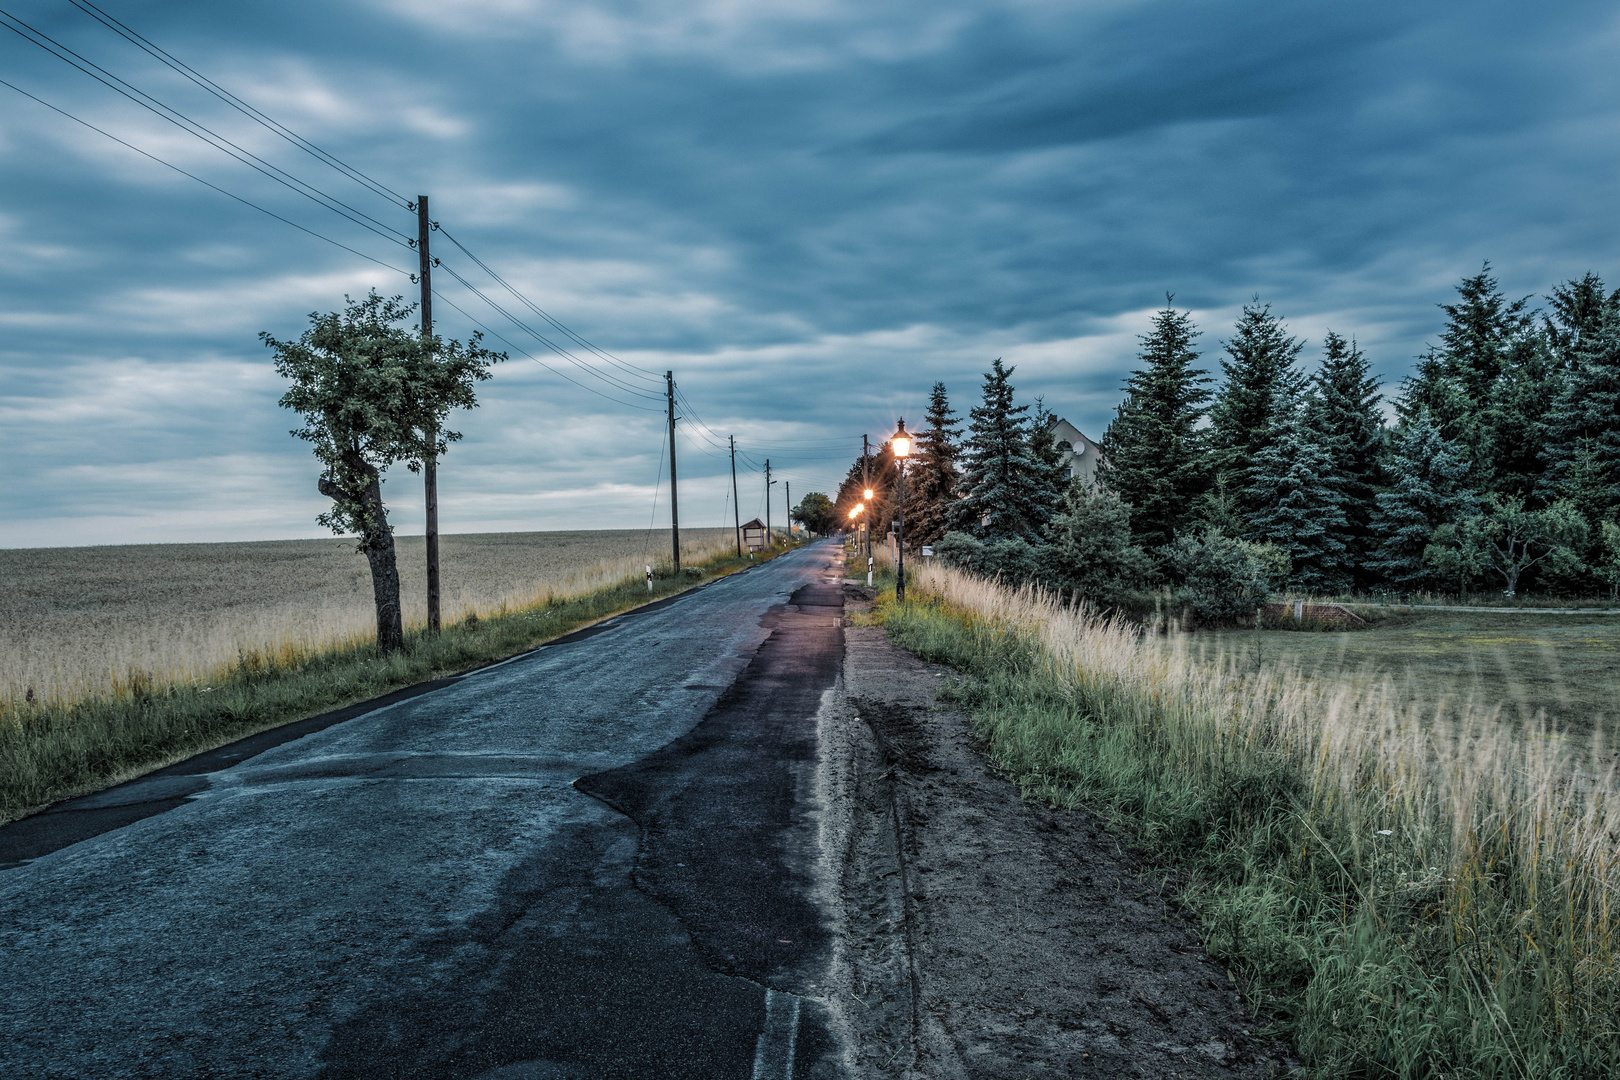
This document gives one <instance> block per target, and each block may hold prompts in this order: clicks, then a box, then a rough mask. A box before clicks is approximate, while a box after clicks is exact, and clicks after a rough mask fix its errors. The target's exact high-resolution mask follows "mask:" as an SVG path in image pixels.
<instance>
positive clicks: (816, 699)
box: [0, 545, 843, 1080]
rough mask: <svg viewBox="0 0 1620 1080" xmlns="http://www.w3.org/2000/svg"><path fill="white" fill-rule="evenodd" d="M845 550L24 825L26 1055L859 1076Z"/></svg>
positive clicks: (15, 877) (291, 1066)
mask: <svg viewBox="0 0 1620 1080" xmlns="http://www.w3.org/2000/svg"><path fill="white" fill-rule="evenodd" d="M837 554H838V553H837V549H836V548H835V547H829V546H826V545H823V546H822V547H820V548H819V549H808V550H802V551H799V552H795V553H792V554H789V555H786V556H783V557H781V558H778V559H776V560H773V561H771V562H769V563H766V564H763V565H761V566H760V567H758V568H756V569H754V570H752V571H750V572H749V573H747V574H743V575H739V576H735V577H732V578H727V579H723V580H721V581H718V582H715V583H713V584H712V585H709V586H707V587H705V588H703V589H701V590H697V591H695V592H693V593H689V594H686V595H685V596H683V597H680V598H678V599H676V600H674V601H673V602H669V603H666V604H663V605H659V606H658V607H656V608H654V609H651V610H647V611H644V612H641V613H636V614H632V615H628V616H623V617H620V618H618V619H615V620H612V621H611V622H610V623H608V624H606V625H605V626H604V627H600V628H596V629H595V630H594V631H593V632H589V633H586V634H582V635H579V636H578V637H576V638H575V639H574V640H571V641H565V642H562V643H558V644H555V645H553V646H549V647H546V648H543V649H540V650H538V651H536V652H534V653H530V654H527V655H526V656H524V657H521V658H518V659H516V660H513V661H509V662H507V663H506V664H503V665H498V666H496V667H493V668H488V669H485V670H483V671H481V672H477V673H474V674H472V675H469V676H467V677H464V678H461V679H459V680H453V681H449V682H447V683H445V684H442V685H437V686H436V687H435V688H433V689H431V690H430V691H429V692H426V693H420V694H417V695H415V696H409V697H405V698H404V699H402V700H397V701H395V702H393V703H392V704H387V705H385V706H383V707H381V708H376V709H372V710H370V711H363V712H361V713H360V714H359V715H353V716H349V717H347V718H341V717H340V718H337V722H331V723H327V724H325V726H323V725H322V724H321V723H316V724H312V725H306V727H304V728H302V729H298V730H297V731H295V732H291V733H288V734H296V735H299V736H301V737H296V738H293V739H291V740H290V741H283V742H280V744H279V745H271V743H274V742H275V741H276V739H275V738H274V737H271V738H267V739H263V740H260V741H259V742H258V743H250V744H247V745H244V746H240V747H237V748H235V749H232V750H228V751H225V752H221V753H219V754H215V755H212V756H210V757H207V758H204V759H201V760H200V761H199V762H197V763H193V764H192V765H191V766H190V767H189V768H188V767H180V768H177V769H173V770H166V771H165V773H164V774H163V775H160V776H155V777H153V778H150V779H149V780H147V781H145V782H144V784H143V783H137V784H134V785H130V786H128V787H126V788H123V789H115V790H114V791H111V792H108V793H103V795H101V796H99V797H93V798H91V799H90V800H86V801H83V802H81V803H80V804H78V807H77V808H74V809H68V810H64V811H62V812H60V813H58V814H56V815H54V816H53V815H42V816H41V817H40V818H36V819H30V820H31V823H30V822H23V823H18V824H17V825H14V826H10V827H8V828H6V829H3V830H0V865H4V864H5V863H8V862H9V863H11V864H12V865H10V866H9V867H7V868H5V869H0V1076H4V1077H7V1078H21V1077H73V1078H93V1077H126V1076H127V1077H166V1078H181V1077H220V1078H225V1077H305V1076H322V1077H333V1078H337V1077H389V1078H392V1077H489V1078H531V1077H532V1078H541V1077H544V1078H570V1080H572V1078H587V1077H589V1078H592V1080H598V1078H610V1077H703V1078H720V1077H759V1078H776V1077H788V1076H799V1077H801V1078H811V1077H821V1076H831V1075H836V1073H837V1065H836V1060H835V1056H834V1047H833V1044H832V1041H831V1038H830V1036H829V1035H828V1026H827V1023H826V1021H825V1018H824V1016H823V1015H822V1014H821V1012H820V1011H819V1008H818V1006H817V1005H816V1002H815V1000H814V998H813V997H812V996H807V992H808V989H809V988H811V987H813V986H814V984H815V980H816V979H817V978H818V973H819V972H820V971H821V970H822V969H823V968H824V967H825V964H826V962H827V956H828V952H829V949H830V943H829V942H828V941H827V940H826V934H825V931H824V930H823V924H824V921H825V920H824V919H823V918H822V916H821V913H820V911H819V909H818V907H817V904H816V901H815V899H814V890H815V882H814V880H813V879H814V862H815V850H814V818H813V812H814V807H813V806H811V805H809V801H810V800H808V796H807V792H808V791H809V790H810V782H809V778H810V776H811V774H812V773H813V770H814V757H815V714H816V711H817V709H818V707H819V704H820V702H821V699H822V695H823V694H824V693H825V692H826V691H827V690H828V689H830V688H831V687H832V686H833V684H834V682H835V680H836V678H837V675H838V671H839V665H840V664H841V662H842V646H843V632H842V629H841V624H840V618H839V616H840V614H841V613H840V611H839V610H838V609H839V607H840V606H841V602H842V601H841V599H840V595H841V593H840V586H839V581H840V579H841V578H842V567H841V563H839V562H838V561H837ZM249 754H251V755H252V756H246V758H245V760H243V759H242V758H243V757H244V756H245V755H249ZM576 782H577V783H576Z"/></svg>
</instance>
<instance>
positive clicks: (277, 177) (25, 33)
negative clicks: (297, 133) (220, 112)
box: [0, 9, 412, 247]
mask: <svg viewBox="0 0 1620 1080" xmlns="http://www.w3.org/2000/svg"><path fill="white" fill-rule="evenodd" d="M0 25H3V26H5V27H6V29H8V30H10V31H11V32H12V33H14V34H16V35H17V36H18V37H20V38H22V39H23V40H24V41H27V42H29V43H30V44H33V45H36V46H38V47H39V48H41V49H43V50H44V51H45V52H47V53H49V54H50V55H51V56H54V57H56V58H57V59H58V60H60V61H62V62H63V63H65V64H67V65H68V66H69V67H71V68H74V69H75V70H77V71H80V72H83V73H84V74H86V75H88V76H90V77H91V78H92V79H95V80H96V81H97V82H99V83H101V84H102V85H103V86H106V87H107V88H109V89H110V90H113V91H114V92H116V93H118V94H120V95H122V96H124V97H126V98H128V99H129V100H130V101H133V102H134V103H135V104H137V105H139V106H140V107H141V108H143V109H145V110H147V111H148V112H150V113H152V114H153V115H154V116H159V117H162V118H163V119H164V120H167V121H168V122H169V123H171V124H173V125H174V126H175V127H177V128H179V129H180V130H181V131H184V132H186V133H187V134H189V135H192V136H194V137H195V138H197V139H199V140H200V141H202V142H205V143H207V144H208V145H209V146H212V147H213V148H214V149H216V150H218V151H220V152H221V153H223V154H225V155H226V156H228V157H230V158H233V159H235V160H236V161H239V162H241V163H242V164H243V165H246V166H247V167H248V168H250V169H253V170H254V171H255V172H258V173H260V174H262V175H264V176H267V177H269V178H270V179H271V180H274V181H275V182H276V183H278V184H280V185H282V186H283V187H285V188H287V189H288V190H289V191H293V192H296V193H297V194H299V195H302V196H303V197H304V198H306V199H309V200H310V201H311V202H314V203H317V204H318V205H320V206H323V207H325V208H326V209H328V210H330V211H332V212H333V213H334V214H337V215H338V216H339V217H342V218H345V219H347V220H348V221H351V222H353V223H354V224H356V225H358V226H360V227H361V228H362V229H367V230H369V231H371V232H374V233H376V234H377V235H378V236H380V237H382V238H383V239H385V240H389V241H392V242H393V243H396V244H399V245H400V246H401V247H410V246H412V245H411V244H410V242H409V241H410V237H409V236H408V235H407V234H406V233H404V232H401V231H400V230H399V229H396V228H394V227H393V226H392V225H388V224H385V223H384V222H381V221H378V220H377V219H376V218H374V217H372V216H371V215H370V214H367V213H365V212H364V211H362V210H356V209H355V208H354V207H352V206H350V205H349V204H348V203H345V202H343V201H342V200H341V199H339V198H337V197H336V196H333V195H328V194H327V193H326V192H324V191H322V190H320V189H319V188H317V187H315V186H314V185H313V184H310V183H307V182H306V181H303V180H300V179H298V177H296V176H293V175H292V174H291V173H289V172H287V171H286V170H284V169H281V168H278V167H277V166H275V165H272V164H270V162H268V161H265V160H264V159H263V158H261V157H259V156H258V155H257V154H254V153H253V152H252V151H250V150H245V149H243V148H242V147H240V146H238V145H237V144H236V143H234V142H232V141H231V140H229V139H227V138H225V137H224V136H223V135H220V134H218V133H217V132H215V131H213V130H212V129H210V128H208V127H207V126H205V125H203V124H200V123H198V122H197V121H195V120H193V119H191V118H190V117H189V116H187V115H185V114H184V113H182V112H181V111H180V110H178V109H175V108H172V107H170V106H168V105H165V104H164V103H163V102H161V101H159V100H158V99H157V98H155V97H153V96H152V95H150V94H148V93H146V92H145V91H144V90H141V89H139V88H138V87H136V86H134V85H133V84H131V83H128V82H125V81H124V80H123V79H120V78H119V77H118V76H116V75H114V74H113V73H112V72H110V71H108V70H107V69H106V68H103V67H101V66H100V65H99V64H96V63H94V62H93V61H91V60H87V59H85V58H84V57H83V56H80V55H79V54H78V53H76V52H74V51H73V50H72V49H69V48H68V47H67V46H66V45H63V44H61V43H60V42H58V41H56V40H55V39H54V38H52V37H51V36H50V35H48V34H45V33H44V32H42V31H40V30H36V29H35V28H34V27H32V26H30V25H29V24H28V23H26V22H24V21H23V20H21V19H19V18H17V17H16V16H15V15H13V14H11V13H10V12H8V11H6V10H4V9H0ZM390 234H393V235H390Z"/></svg>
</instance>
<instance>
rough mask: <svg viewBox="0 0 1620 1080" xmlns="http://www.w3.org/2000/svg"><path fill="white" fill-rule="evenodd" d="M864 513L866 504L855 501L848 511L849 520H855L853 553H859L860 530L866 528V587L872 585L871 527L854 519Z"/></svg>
mask: <svg viewBox="0 0 1620 1080" xmlns="http://www.w3.org/2000/svg"><path fill="white" fill-rule="evenodd" d="M864 513H866V504H865V503H856V504H855V507H854V509H852V510H851V511H850V512H849V520H851V521H854V522H855V553H856V554H857V555H859V554H860V551H861V530H863V529H864V530H866V535H867V540H868V543H867V552H868V554H867V556H866V584H867V587H868V588H870V587H871V585H872V556H871V554H870V552H871V550H872V547H871V543H870V540H871V536H872V530H871V527H870V526H869V525H868V523H867V522H864V521H858V520H856V519H857V518H859V517H860V516H861V515H862V514H864Z"/></svg>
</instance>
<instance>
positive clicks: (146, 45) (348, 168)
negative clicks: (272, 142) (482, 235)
mask: <svg viewBox="0 0 1620 1080" xmlns="http://www.w3.org/2000/svg"><path fill="white" fill-rule="evenodd" d="M68 2H69V3H71V4H72V5H73V6H74V7H76V8H78V9H79V10H80V11H82V12H84V13H85V14H86V15H89V16H90V17H91V18H92V19H95V20H96V21H97V22H99V23H101V24H102V25H103V26H105V27H107V28H108V29H110V30H112V31H113V32H114V33H115V34H118V35H119V36H120V37H122V38H124V39H125V40H126V41H128V42H130V43H131V44H133V45H135V46H136V47H137V48H139V49H141V50H143V51H145V52H146V53H148V54H149V55H151V56H152V57H154V58H156V59H157V60H159V61H161V62H162V63H164V64H166V65H168V66H169V67H170V68H172V69H173V70H175V71H176V72H179V73H180V74H181V75H184V76H185V77H186V78H187V79H190V80H191V81H192V82H194V83H196V84H197V85H198V86H200V87H202V88H203V89H204V90H206V91H208V92H209V93H210V94H212V95H214V96H215V97H217V98H219V99H220V100H221V101H223V102H225V103H226V104H227V105H229V106H231V107H232V108H234V109H236V110H237V111H238V112H240V113H242V114H243V115H244V116H247V117H249V118H250V119H252V120H254V121H256V122H257V123H259V124H261V125H263V126H264V127H266V128H268V129H270V130H271V131H273V132H275V133H276V134H277V135H279V136H280V137H281V138H283V139H285V140H287V141H288V142H289V143H291V144H293V145H294V146H296V147H298V148H299V149H300V150H302V151H304V152H305V153H307V154H309V155H310V156H311V157H313V158H315V159H316V160H317V161H320V162H322V163H323V164H325V165H329V166H330V167H332V168H334V169H336V170H337V171H338V172H341V173H342V174H343V175H344V176H347V177H348V178H349V179H351V180H353V181H354V182H355V183H357V184H359V185H361V186H362V187H365V188H368V189H369V190H371V191H372V192H374V193H375V194H377V195H380V196H381V197H383V198H384V199H387V200H388V201H390V202H392V203H395V204H397V205H399V206H409V203H410V200H408V199H407V198H405V196H403V195H401V194H399V193H398V192H397V191H395V190H393V189H392V188H390V187H389V186H388V185H386V184H384V183H383V182H382V181H380V180H376V179H373V178H372V177H370V176H367V175H366V174H365V173H364V172H361V171H360V170H359V169H357V168H355V167H354V166H352V165H350V164H348V163H347V162H345V161H343V160H341V159H340V158H338V157H337V156H335V155H333V154H329V153H327V152H326V151H325V150H323V149H321V148H320V147H319V146H316V145H315V144H314V143H312V142H310V141H309V140H308V139H306V138H304V137H303V136H302V135H300V134H298V133H297V132H296V131H293V130H292V129H291V128H289V127H287V126H286V125H285V124H282V123H280V122H278V121H276V120H274V119H272V118H271V117H269V116H267V115H265V114H264V113H263V112H261V111H259V110H258V109H256V108H254V107H253V106H252V105H249V104H248V103H247V102H245V101H243V100H242V99H241V98H239V97H237V96H236V95H235V94H233V93H231V92H230V91H229V90H227V89H225V88H224V87H223V86H220V85H219V84H218V83H216V82H214V81H213V80H212V79H210V78H208V77H207V76H206V75H203V74H202V73H201V72H199V71H197V70H196V69H195V68H193V67H191V66H190V65H189V64H187V63H185V62H184V61H182V60H180V59H178V58H176V57H175V56H174V55H173V54H171V53H169V52H167V51H165V50H164V49H162V48H160V47H159V46H157V45H155V44H153V43H152V42H151V41H149V40H148V39H147V38H145V37H143V36H141V34H139V33H138V32H137V31H135V30H133V29H131V28H130V27H129V26H128V25H126V24H124V23H122V22H119V21H118V20H117V19H115V18H113V16H111V15H109V14H107V13H106V12H105V11H102V10H101V9H100V8H98V7H96V5H94V4H92V3H89V2H88V0H68Z"/></svg>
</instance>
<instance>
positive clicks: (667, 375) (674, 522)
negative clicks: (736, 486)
mask: <svg viewBox="0 0 1620 1080" xmlns="http://www.w3.org/2000/svg"><path fill="white" fill-rule="evenodd" d="M664 382H665V383H666V384H667V385H668V387H669V532H670V536H671V539H672V542H673V543H674V545H675V573H676V574H677V575H679V574H680V572H681V504H680V503H679V502H678V501H677V500H676V498H675V373H674V372H673V371H666V372H664Z"/></svg>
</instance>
